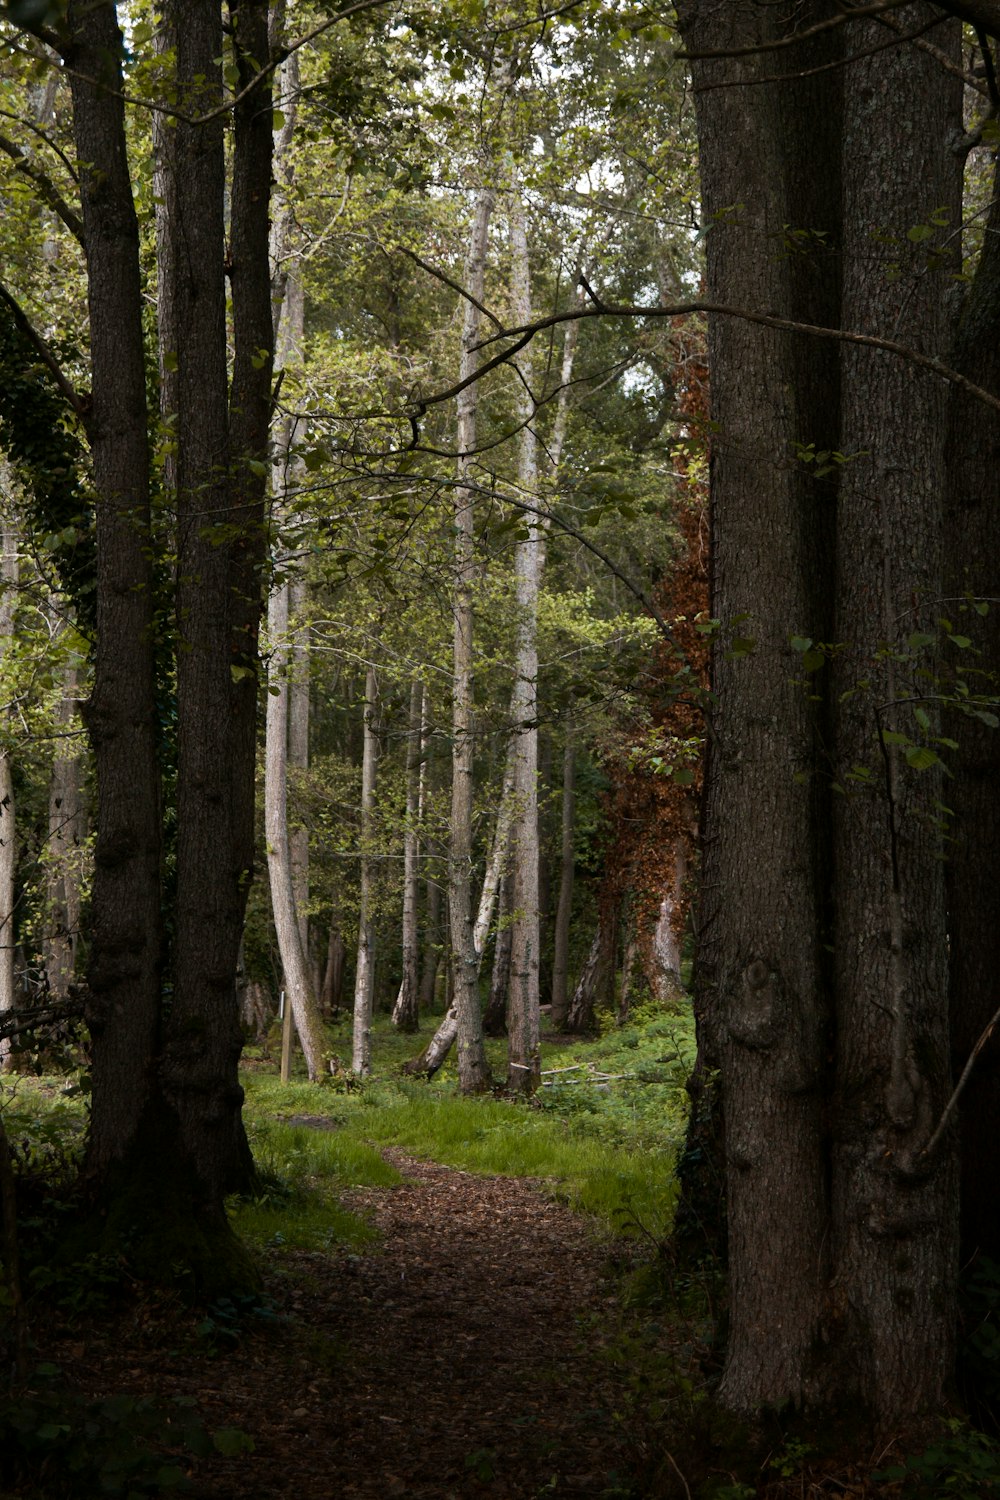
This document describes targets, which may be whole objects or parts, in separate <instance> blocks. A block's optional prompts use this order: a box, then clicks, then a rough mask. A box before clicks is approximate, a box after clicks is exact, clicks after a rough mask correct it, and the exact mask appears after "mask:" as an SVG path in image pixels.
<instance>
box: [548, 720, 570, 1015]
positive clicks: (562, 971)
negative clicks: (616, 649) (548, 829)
mask: <svg viewBox="0 0 1000 1500" xmlns="http://www.w3.org/2000/svg"><path fill="white" fill-rule="evenodd" d="M575 778H576V746H575V744H574V742H573V735H572V732H571V730H570V728H569V725H567V727H566V743H565V745H564V747H563V790H562V842H561V858H560V865H559V870H560V874H559V905H558V906H557V908H556V924H555V935H554V944H553V956H552V1014H551V1017H550V1019H551V1022H552V1029H553V1031H561V1030H562V1028H563V1026H564V1025H565V1024H566V1015H567V1013H568V1011H569V992H568V980H569V933H570V918H571V916H572V912H573V871H574V865H575V860H574V849H573V827H574V820H575V811H576V809H575V802H576V798H575V786H576V780H575Z"/></svg>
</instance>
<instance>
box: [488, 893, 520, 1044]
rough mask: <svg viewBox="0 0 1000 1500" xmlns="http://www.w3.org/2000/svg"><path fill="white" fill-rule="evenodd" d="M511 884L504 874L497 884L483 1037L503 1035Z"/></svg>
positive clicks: (507, 972)
mask: <svg viewBox="0 0 1000 1500" xmlns="http://www.w3.org/2000/svg"><path fill="white" fill-rule="evenodd" d="M512 895H513V882H512V879H511V873H510V871H508V872H507V873H506V874H505V876H504V878H503V880H501V882H500V895H499V899H498V901H497V933H496V940H495V942H494V945H493V970H492V973H491V975H490V993H489V998H488V999H487V1001H486V1010H485V1011H484V1013H483V1030H484V1031H485V1033H486V1035H487V1036H506V1034H507V1000H508V995H509V993H510V951H511V940H512V937H513V928H512V925H511V921H510V914H511V897H512Z"/></svg>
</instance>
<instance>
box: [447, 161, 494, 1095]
mask: <svg viewBox="0 0 1000 1500" xmlns="http://www.w3.org/2000/svg"><path fill="white" fill-rule="evenodd" d="M492 212H493V193H492V191H491V190H490V189H488V188H481V189H480V191H479V195H478V198H477V200H476V207H475V212H474V215H473V224H472V233H471V237H470V242H469V254H468V258H467V261H466V266H465V286H466V288H467V289H468V291H469V292H470V293H471V295H472V297H474V298H475V299H476V303H477V304H478V303H481V302H482V298H483V283H484V279H485V272H486V247H487V241H488V235H489V223H490V215H491V214H492ZM479 322H480V315H479V310H478V306H475V305H473V303H472V302H469V301H467V302H466V303H465V306H464V311H463V318H462V356H461V360H460V364H459V379H460V380H466V379H468V378H469V377H470V376H471V375H473V374H474V373H475V370H476V367H477V365H478V362H479V356H478V354H477V353H476V350H475V344H476V340H477V338H478V334H479ZM477 400H478V385H477V384H476V383H475V382H473V383H472V384H471V385H469V386H467V387H466V388H465V390H463V391H462V392H461V394H460V395H459V397H458V453H459V460H458V479H459V483H458V485H457V486H456V488H455V502H454V504H455V626H454V641H453V684H454V685H453V694H452V747H453V748H452V774H451V842H450V846H449V851H448V905H449V913H450V918H449V920H450V923H451V950H452V967H451V973H452V994H453V999H452V1005H451V1009H453V1010H454V1013H455V1014H454V1024H455V1027H456V1035H457V1037H458V1074H459V1081H460V1084H461V1088H462V1092H463V1094H470V1093H481V1092H482V1091H483V1090H485V1089H488V1088H489V1086H490V1083H491V1078H490V1071H489V1068H488V1066H487V1062H486V1052H485V1049H484V1046H483V1028H482V1015H481V1012H480V1004H479V953H478V952H477V951H476V942H475V933H474V928H473V914H472V807H473V748H474V744H475V725H474V698H473V653H472V626H473V604H472V595H473V584H474V581H475V568H476V565H475V532H474V495H473V491H472V489H470V488H468V487H467V486H465V485H464V484H463V483H462V480H463V479H464V478H465V476H466V474H467V473H468V469H469V463H470V459H469V457H468V455H469V454H471V453H472V452H473V451H474V449H475V446H476V405H477ZM449 1045H450V1044H449ZM438 1066H440V1064H438Z"/></svg>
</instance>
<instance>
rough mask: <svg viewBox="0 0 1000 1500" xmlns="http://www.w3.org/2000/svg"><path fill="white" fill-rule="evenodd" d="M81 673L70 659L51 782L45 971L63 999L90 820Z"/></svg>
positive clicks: (71, 958) (73, 945)
mask: <svg viewBox="0 0 1000 1500" xmlns="http://www.w3.org/2000/svg"><path fill="white" fill-rule="evenodd" d="M79 678H80V670H79V667H78V665H77V663H76V662H75V661H71V662H69V663H67V665H66V667H65V669H64V673H63V686H62V697H61V699H60V702H59V708H58V710H57V723H58V724H59V733H60V735H61V736H63V738H61V739H60V740H59V741H57V749H56V753H55V757H54V759H53V762H52V778H51V781H50V783H49V842H48V850H47V870H48V878H47V882H46V905H47V907H48V916H47V924H46V934H45V975H46V980H47V982H48V987H49V993H50V994H52V995H54V996H56V998H58V999H62V998H64V997H65V995H66V994H67V992H68V990H69V986H70V984H71V983H72V980H73V975H74V972H75V969H76V953H77V946H78V943H79V938H80V906H81V901H80V884H81V880H82V875H83V871H82V868H81V861H82V857H83V850H82V845H83V840H84V837H85V827H84V821H85V820H84V808H83V785H82V775H81V770H82V768H81V765H80V755H79V750H78V748H77V739H76V730H75V720H76V715H77V709H78V707H79V704H78V691H79Z"/></svg>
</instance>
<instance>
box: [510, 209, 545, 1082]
mask: <svg viewBox="0 0 1000 1500" xmlns="http://www.w3.org/2000/svg"><path fill="white" fill-rule="evenodd" d="M511 258H512V261H511V303H512V307H513V311H514V317H515V319H516V320H517V322H518V323H520V324H526V323H530V322H531V268H530V263H529V259H528V240H527V233H526V229H525V223H524V207H523V204H522V202H521V198H520V193H519V191H518V190H517V189H515V191H514V192H513V194H512V201H511ZM518 368H519V372H520V380H519V382H518V386H517V403H516V409H517V414H518V419H519V421H520V424H521V427H520V431H519V433H518V465H517V467H518V485H519V488H520V491H521V493H522V494H524V495H526V496H528V497H529V498H530V499H534V498H535V497H536V496H537V495H538V443H537V439H536V436H535V431H534V426H533V424H534V419H535V403H534V398H533V396H532V375H533V371H532V364H531V360H530V358H529V357H528V356H527V355H526V354H524V355H522V356H521V359H520V362H519V367H518ZM527 531H528V536H527V539H526V540H525V541H523V542H519V543H518V546H517V553H516V556H515V560H514V575H515V587H516V596H517V611H518V620H517V658H516V663H515V668H514V671H515V674H516V676H515V688H514V696H513V701H512V719H513V734H514V805H515V819H514V826H513V829H512V849H513V911H512V936H511V956H510V992H509V1003H508V1007H507V1027H508V1037H509V1042H508V1061H507V1087H508V1089H514V1090H517V1091H518V1092H521V1093H526V1094H530V1093H533V1092H534V1090H535V1089H536V1088H537V1087H538V1084H539V1082H540V1078H541V1071H540V1070H541V1061H540V1037H539V970H540V956H539V941H540V928H539V915H538V645H537V633H538V598H539V592H540V589H541V581H542V568H543V564H544V542H543V533H542V529H541V525H540V522H539V519H538V517H537V516H536V515H534V514H533V513H529V515H528V517H527Z"/></svg>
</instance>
